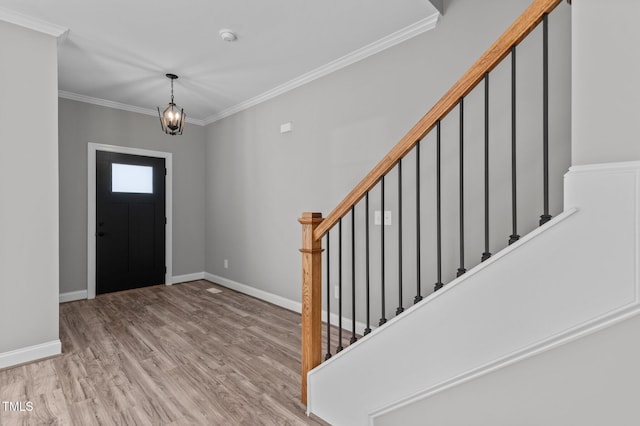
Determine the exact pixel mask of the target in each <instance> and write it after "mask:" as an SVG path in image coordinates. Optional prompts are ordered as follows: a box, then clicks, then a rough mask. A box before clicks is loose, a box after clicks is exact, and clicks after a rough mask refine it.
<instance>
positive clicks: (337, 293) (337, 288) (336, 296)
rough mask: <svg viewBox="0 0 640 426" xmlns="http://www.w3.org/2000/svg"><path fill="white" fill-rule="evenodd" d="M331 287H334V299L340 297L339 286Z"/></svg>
mask: <svg viewBox="0 0 640 426" xmlns="http://www.w3.org/2000/svg"><path fill="white" fill-rule="evenodd" d="M333 289H334V293H335V294H334V296H335V298H336V299H340V287H338V286H335V287H334V288H333Z"/></svg>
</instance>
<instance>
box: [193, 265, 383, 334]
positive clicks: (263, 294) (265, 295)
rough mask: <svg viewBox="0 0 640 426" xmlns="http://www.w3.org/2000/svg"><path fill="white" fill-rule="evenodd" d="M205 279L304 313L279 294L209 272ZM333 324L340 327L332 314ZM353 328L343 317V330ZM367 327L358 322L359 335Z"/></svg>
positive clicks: (325, 314)
mask: <svg viewBox="0 0 640 426" xmlns="http://www.w3.org/2000/svg"><path fill="white" fill-rule="evenodd" d="M204 279H205V280H207V281H211V282H213V283H216V284H220V285H221V286H223V287H226V288H229V289H231V290H235V291H237V292H239V293H243V294H246V295H248V296H252V297H255V298H256V299H260V300H264V301H265V302H269V303H273V304H274V305H277V306H280V307H281V308H285V309H288V310H290V311H293V312H296V313H301V312H302V304H301V303H300V302H296V301H295V300H291V299H287V298H285V297H282V296H278V295H277V294H273V293H269V292H267V291H264V290H259V289H257V288H255V287H251V286H248V285H246V284H241V283H239V282H236V281H233V280H230V279H228V278H224V277H221V276H218V275H214V274H210V273H208V272H204ZM326 319H327V312H326V311H322V321H325V320H326ZM331 324H332V325H335V326H337V325H338V314H335V313H331ZM351 327H352V322H351V319H350V318H345V317H342V328H343V329H344V330H347V331H351ZM365 327H366V326H365V324H364V323H361V322H360V321H356V333H357V334H364V329H365ZM370 328H371V329H372V330H373V329H375V328H376V327H375V326H370Z"/></svg>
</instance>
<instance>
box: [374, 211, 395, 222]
mask: <svg viewBox="0 0 640 426" xmlns="http://www.w3.org/2000/svg"><path fill="white" fill-rule="evenodd" d="M373 224H374V225H382V212H381V211H380V210H376V211H374V212H373ZM384 224H385V226H391V210H385V211H384Z"/></svg>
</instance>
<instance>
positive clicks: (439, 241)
mask: <svg viewBox="0 0 640 426" xmlns="http://www.w3.org/2000/svg"><path fill="white" fill-rule="evenodd" d="M436 130H437V131H436V262H437V264H438V265H437V272H438V278H437V281H436V284H435V285H434V287H433V291H438V290H440V289H441V288H442V286H443V284H442V204H441V196H440V195H441V189H442V186H441V182H440V176H441V174H440V171H441V170H440V120H438V125H437V129H436Z"/></svg>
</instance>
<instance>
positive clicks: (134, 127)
mask: <svg viewBox="0 0 640 426" xmlns="http://www.w3.org/2000/svg"><path fill="white" fill-rule="evenodd" d="M59 107H60V150H59V161H60V292H61V293H68V292H75V291H81V290H86V288H87V144H88V143H89V142H93V143H99V144H106V145H117V146H123V147H132V148H142V149H148V150H154V151H163V152H170V153H172V154H173V275H174V276H176V275H186V274H192V273H200V274H201V273H202V272H203V271H204V233H203V231H202V230H203V229H204V226H205V225H204V224H205V219H204V199H205V191H204V182H205V180H204V169H205V162H204V128H203V127H201V126H197V125H195V124H187V125H186V127H185V131H184V134H183V135H182V136H169V135H165V134H164V133H162V131H161V130H160V123H159V121H158V117H153V116H148V115H144V114H138V113H134V112H128V111H121V110H117V109H113V108H107V107H103V106H97V105H91V104H87V103H82V102H77V101H72V100H68V99H62V98H61V99H60V100H59Z"/></svg>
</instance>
